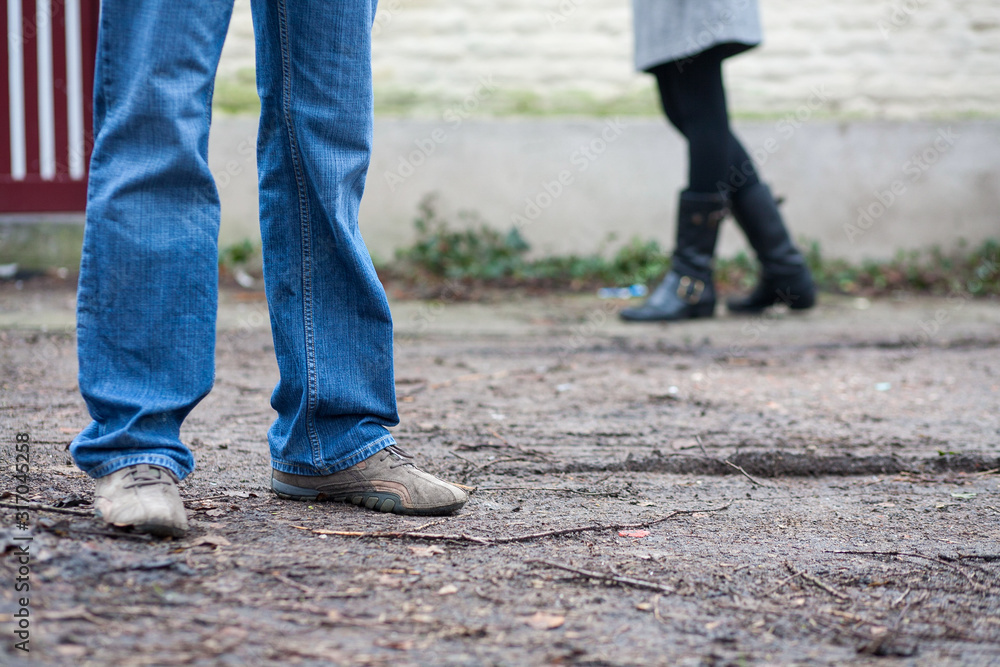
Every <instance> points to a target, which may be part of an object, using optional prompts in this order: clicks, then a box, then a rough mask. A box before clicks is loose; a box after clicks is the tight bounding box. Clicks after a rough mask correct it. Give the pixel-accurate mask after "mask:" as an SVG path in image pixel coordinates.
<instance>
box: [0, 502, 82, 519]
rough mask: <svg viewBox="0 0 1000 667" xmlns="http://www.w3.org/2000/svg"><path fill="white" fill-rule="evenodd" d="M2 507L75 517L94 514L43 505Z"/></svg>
mask: <svg viewBox="0 0 1000 667" xmlns="http://www.w3.org/2000/svg"><path fill="white" fill-rule="evenodd" d="M0 507H7V508H9V509H12V510H36V511H39V512H55V513H56V514H72V515H73V516H86V517H93V516H94V513H93V512H92V511H91V512H84V511H82V510H71V509H66V508H65V507H53V506H52V505H43V504H42V503H0Z"/></svg>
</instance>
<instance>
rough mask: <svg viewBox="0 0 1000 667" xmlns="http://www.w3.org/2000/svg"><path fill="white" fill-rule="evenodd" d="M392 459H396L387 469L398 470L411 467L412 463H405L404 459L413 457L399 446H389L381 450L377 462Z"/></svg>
mask: <svg viewBox="0 0 1000 667" xmlns="http://www.w3.org/2000/svg"><path fill="white" fill-rule="evenodd" d="M390 456H391V457H392V458H394V459H396V461H395V463H391V464H390V465H389V468H399V467H400V466H412V465H413V462H412V461H407V460H406V459H412V458H413V455H412V454H410V453H409V452H407V451H406V450H404V449H403V448H402V447H400V446H399V445H389V446H388V447H386V448H385V449H383V450H382V456H380V457H379V461H385V460H386V459H387V458H389V457H390Z"/></svg>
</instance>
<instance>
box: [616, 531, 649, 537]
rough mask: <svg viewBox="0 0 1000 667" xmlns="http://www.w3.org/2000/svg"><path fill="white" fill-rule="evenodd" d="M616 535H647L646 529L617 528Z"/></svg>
mask: <svg viewBox="0 0 1000 667" xmlns="http://www.w3.org/2000/svg"><path fill="white" fill-rule="evenodd" d="M618 535H620V536H621V537H649V531H648V530H619V531H618Z"/></svg>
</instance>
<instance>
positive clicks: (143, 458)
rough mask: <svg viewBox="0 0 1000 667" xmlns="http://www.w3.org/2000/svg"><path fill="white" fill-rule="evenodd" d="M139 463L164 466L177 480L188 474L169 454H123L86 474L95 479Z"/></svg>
mask: <svg viewBox="0 0 1000 667" xmlns="http://www.w3.org/2000/svg"><path fill="white" fill-rule="evenodd" d="M141 463H146V464H148V465H154V466H159V467H161V468H166V469H167V470H169V471H170V472H172V473H173V474H174V475H176V476H177V479H179V480H180V479H184V478H185V477H187V475H188V472H187V471H185V470H183V469H181V468H180V467H179V466H178V465H177V462H176V461H174V460H173V459H172V458H170V457H169V456H163V455H162V454H126V455H125V456H119V457H118V458H115V459H111V460H110V461H105V462H104V463H102V464H101V465H99V466H97V467H96V468H94V469H92V470H88V471H87V474H88V475H90V476H91V477H93V478H95V479H96V478H98V477H106V476H107V475H110V474H112V473H115V472H118V471H119V470H121V469H122V468H127V467H129V466H134V465H139V464H141Z"/></svg>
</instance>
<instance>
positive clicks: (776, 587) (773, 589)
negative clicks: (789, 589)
mask: <svg viewBox="0 0 1000 667" xmlns="http://www.w3.org/2000/svg"><path fill="white" fill-rule="evenodd" d="M797 576H799V573H798V572H792V573H791V574H790V575H788V576H787V577H785V578H784V579H782V580H781V581H779V582H778V583H776V584H775V585H774V586H771V587H770V588H769V589H767V590H766V591H764V597H767V596H769V595H773V594H774V593H776V592H777V591H778V590H779V589H781V588H782V587H783V586H784V585H785V584H787V583H788V582H789V581H791V580H792V579H794V578H795V577H797Z"/></svg>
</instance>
